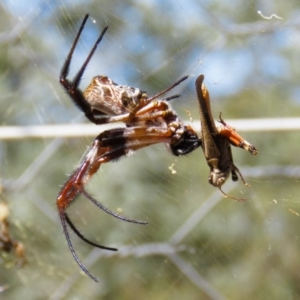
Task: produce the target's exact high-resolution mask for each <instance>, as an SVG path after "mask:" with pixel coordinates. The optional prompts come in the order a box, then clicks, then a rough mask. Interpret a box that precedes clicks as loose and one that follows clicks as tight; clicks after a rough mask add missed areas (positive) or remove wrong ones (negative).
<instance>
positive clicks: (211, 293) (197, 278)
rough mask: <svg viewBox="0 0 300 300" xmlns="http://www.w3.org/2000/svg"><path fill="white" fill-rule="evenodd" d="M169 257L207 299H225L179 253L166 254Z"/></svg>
mask: <svg viewBox="0 0 300 300" xmlns="http://www.w3.org/2000/svg"><path fill="white" fill-rule="evenodd" d="M168 257H169V259H170V260H171V261H172V262H173V264H174V265H175V266H176V267H177V268H178V269H179V271H181V272H182V273H183V274H184V275H185V276H186V277H187V278H188V279H189V280H190V281H191V282H193V283H194V284H195V285H196V286H197V287H198V288H200V289H201V290H202V291H203V292H204V293H205V294H207V296H208V297H209V299H212V300H225V299H226V298H225V297H223V296H222V295H221V294H220V293H219V292H218V291H217V290H215V289H214V288H213V287H212V286H211V284H210V283H209V282H208V281H206V280H205V279H204V278H203V277H202V276H201V275H200V274H199V273H198V272H197V271H195V269H194V268H193V267H192V266H191V264H189V263H186V262H185V261H184V260H183V259H182V258H181V257H180V256H179V255H177V254H176V253H173V254H170V255H168Z"/></svg>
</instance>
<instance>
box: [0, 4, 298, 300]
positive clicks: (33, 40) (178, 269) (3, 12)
mask: <svg viewBox="0 0 300 300" xmlns="http://www.w3.org/2000/svg"><path fill="white" fill-rule="evenodd" d="M257 11H261V12H262V13H263V15H264V16H267V17H269V16H271V15H272V14H277V16H278V17H281V18H282V19H278V18H276V17H273V18H271V19H266V18H263V16H262V15H260V14H258V12H257ZM86 13H90V14H91V18H90V19H89V21H88V22H87V25H86V28H85V29H84V31H83V34H82V37H81V39H80V42H79V45H78V48H77V49H76V51H75V54H74V59H73V63H72V66H71V71H70V72H71V74H70V77H72V75H73V74H75V73H76V71H77V70H78V69H79V68H80V66H81V64H82V62H83V60H84V59H85V57H86V55H87V53H88V51H89V50H90V48H91V46H92V44H93V42H94V41H95V39H96V38H97V36H98V35H99V33H100V32H101V30H102V28H103V27H104V26H105V25H107V24H108V25H109V30H108V32H107V34H106V35H105V37H104V39H103V42H101V44H100V46H99V48H98V49H97V51H96V53H95V55H94V57H93V59H92V61H91V63H90V64H89V66H88V69H87V71H86V72H85V74H84V78H83V80H82V83H81V87H82V89H84V88H85V87H86V86H87V85H88V84H89V82H90V80H91V78H92V77H93V76H95V75H99V74H102V75H104V74H105V75H108V76H109V77H111V78H112V79H113V80H114V81H115V82H117V83H119V84H127V85H131V86H135V87H139V88H141V89H143V90H146V91H147V92H148V94H149V95H153V94H155V93H156V92H158V91H160V90H162V89H163V88H165V87H167V86H169V85H170V84H172V83H173V82H174V81H175V80H177V79H178V78H180V77H181V76H183V75H185V74H189V75H190V78H189V79H188V80H187V81H186V82H185V83H183V84H182V85H180V86H179V87H178V88H176V89H175V91H174V93H180V94H181V95H182V97H181V98H179V99H177V100H173V101H172V106H173V107H174V109H175V110H176V111H178V113H179V114H180V116H181V117H182V119H187V120H188V119H189V118H190V117H189V113H188V112H190V113H191V115H192V119H193V123H194V124H195V126H198V124H199V120H198V119H199V117H198V113H197V103H196V99H195V90H194V81H195V79H196V77H197V76H198V75H199V74H205V84H206V86H207V87H208V89H209V91H210V94H211V99H212V110H213V114H214V117H215V118H217V117H218V114H219V112H220V111H222V113H223V117H224V119H225V120H232V119H249V120H250V119H257V123H258V124H259V122H260V118H270V123H272V122H273V121H274V120H273V121H272V118H276V120H275V122H276V124H277V126H278V125H280V124H284V122H285V119H283V118H288V117H297V116H299V115H300V89H299V78H300V71H299V69H300V68H299V45H300V17H299V16H300V9H299V2H298V1H296V0H295V1H275V0H273V1H262V0H261V1H253V0H249V1H242V0H236V1H230V3H229V1H217V0H216V1H200V0H188V1H183V0H179V1H170V0H167V1H150V0H148V1H134V0H132V1H108V0H101V1H92V0H91V1H81V0H77V1H49V0H48V1H45V0H40V1H34V2H30V3H29V2H23V1H6V0H4V1H2V2H1V4H0V16H1V18H0V28H1V34H0V44H1V47H0V68H1V73H0V88H1V94H0V107H1V109H0V114H1V125H2V127H3V128H5V126H13V125H17V126H29V125H46V124H71V123H74V124H78V123H87V121H86V120H85V119H84V118H83V117H82V113H81V112H80V111H79V110H78V109H77V108H76V107H75V106H74V105H73V104H72V102H71V100H70V99H69V98H68V97H67V95H66V94H65V92H64V91H63V90H62V88H61V86H60V85H59V83H58V77H59V71H60V68H61V66H62V64H63V62H64V59H65V58H66V55H67V53H68V50H69V48H70V45H71V43H72V42H73V39H74V37H75V35H76V32H77V30H78V28H79V25H80V22H81V21H82V19H83V17H84V15H85V14H86ZM278 118H279V119H281V118H282V120H278ZM236 129H237V130H239V128H236ZM101 130H102V129H101V127H99V132H100V131H101ZM241 134H242V135H243V136H244V137H245V139H247V140H248V141H250V142H251V143H252V144H254V145H255V146H256V147H257V148H258V150H259V155H258V156H256V157H253V156H251V155H249V153H247V152H246V151H242V150H240V149H233V155H234V161H235V164H236V165H237V166H238V167H239V169H240V171H241V172H242V174H243V175H244V177H245V179H246V181H248V182H249V183H250V184H251V188H250V189H248V188H247V187H245V186H244V185H243V184H242V182H241V181H239V182H237V183H231V182H230V180H228V182H227V183H226V184H225V185H224V187H223V189H224V191H225V192H227V193H228V194H230V195H233V196H236V197H246V198H247V199H248V201H247V202H244V203H239V202H236V201H232V200H230V199H224V198H223V197H222V195H221V193H220V192H219V191H218V190H215V189H214V188H213V187H212V186H210V185H209V184H208V183H207V177H208V173H209V170H208V166H207V164H206V162H205V160H204V156H203V154H202V150H201V149H199V150H197V151H195V152H194V153H192V154H191V155H188V156H187V157H182V158H176V157H173V156H171V155H170V154H169V153H168V151H167V150H166V149H165V146H164V145H157V146H153V147H149V148H147V149H143V150H141V151H139V152H137V153H136V154H135V155H133V156H130V157H129V158H126V159H124V158H123V159H121V160H119V161H118V162H116V163H109V164H106V165H103V166H102V167H101V169H100V170H99V172H98V173H97V175H96V176H94V178H93V179H92V181H91V182H90V183H89V185H88V187H87V189H88V191H89V192H90V193H91V194H92V195H93V196H94V197H95V198H96V199H98V200H99V201H100V202H101V203H103V204H104V205H105V206H107V207H109V208H110V209H111V210H114V211H118V212H121V213H122V214H123V215H125V216H127V217H130V218H135V219H141V220H145V221H147V222H149V224H148V225H147V226H140V225H134V224H128V223H126V222H121V221H120V220H117V219H114V218H112V217H111V216H109V215H107V214H105V213H104V212H102V211H100V210H98V209H95V206H93V204H92V203H90V202H89V201H87V200H86V199H85V198H83V197H81V198H79V199H78V200H77V201H76V203H74V204H73V205H72V206H71V207H70V209H69V215H70V216H71V217H72V220H73V221H74V223H75V224H76V225H77V227H78V228H79V229H80V230H81V231H82V232H83V233H84V234H85V236H86V237H88V238H89V239H92V240H94V241H97V242H98V243H100V244H104V245H106V246H112V247H117V248H119V251H118V252H117V253H111V252H108V251H101V250H99V249H94V248H93V247H91V246H89V245H87V244H85V243H83V242H82V241H81V240H79V239H78V238H77V237H75V236H74V237H73V239H72V240H73V244H74V247H75V249H76V251H77V252H78V255H79V257H80V258H81V259H82V260H83V262H84V263H85V265H86V266H87V267H88V269H89V270H90V271H91V272H92V273H93V274H94V275H95V276H96V277H98V278H99V280H100V283H98V284H96V283H94V282H93V281H92V280H91V279H90V278H88V277H87V276H85V275H83V274H81V272H80V269H79V268H78V266H77V265H76V263H75V262H74V260H73V258H72V255H71V253H70V251H69V249H68V247H67V245H66V242H65V239H64V235H63V233H62V228H61V225H60V221H59V218H58V215H57V212H56V205H55V199H56V197H57V194H58V192H59V190H60V186H61V185H62V184H63V183H64V181H65V180H66V178H67V174H70V173H71V172H72V170H73V169H74V168H75V166H76V164H77V163H78V161H79V160H80V158H81V157H82V155H83V153H84V151H85V150H86V148H87V146H89V145H90V144H91V143H92V141H93V136H88V137H87V136H82V137H80V138H54V139H49V138H45V137H43V135H41V136H40V138H35V139H15V140H14V139H10V140H2V141H0V162H1V165H0V166H1V185H2V194H1V201H2V202H4V203H5V204H6V205H7V206H8V208H9V216H8V221H9V224H10V227H9V232H10V234H11V236H12V238H13V239H14V240H16V241H19V242H21V243H23V245H24V248H25V258H26V263H25V264H23V266H21V267H17V266H16V264H18V262H20V259H21V258H20V257H18V255H17V254H16V253H15V252H14V251H13V250H12V251H10V252H5V251H3V250H1V249H0V288H1V289H2V290H3V291H2V292H1V293H0V298H1V299H24V300H25V299H134V298H143V299H299V298H300V259H299V253H300V235H299V228H300V218H299V213H300V199H299V190H300V186H299V177H300V158H299V153H300V146H299V132H297V131H296V130H291V131H280V130H276V131H267V129H266V128H264V127H263V126H262V127H261V130H260V131H258V132H257V131H256V132H251V131H248V132H241ZM170 166H173V169H175V170H176V173H175V174H172V172H171V170H170V169H169V167H170ZM1 289H0V290H1ZM137 295H138V296H137Z"/></svg>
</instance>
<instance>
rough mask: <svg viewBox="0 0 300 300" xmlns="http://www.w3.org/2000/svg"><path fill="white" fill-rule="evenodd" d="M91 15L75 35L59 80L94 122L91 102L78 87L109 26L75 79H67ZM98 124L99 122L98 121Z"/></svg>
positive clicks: (84, 20) (76, 103)
mask: <svg viewBox="0 0 300 300" xmlns="http://www.w3.org/2000/svg"><path fill="white" fill-rule="evenodd" d="M88 17H89V15H88V14H86V15H85V17H84V19H83V21H82V23H81V26H80V28H79V31H78V33H77V35H76V37H75V40H74V42H73V45H72V47H71V49H70V52H69V54H68V56H67V59H66V60H65V62H64V64H63V67H62V69H61V72H60V78H59V82H60V84H61V85H62V86H63V88H64V89H65V90H66V92H67V93H68V94H69V96H70V97H71V99H72V100H73V102H74V104H75V105H76V106H77V107H78V108H79V109H81V110H82V111H83V112H84V114H85V116H86V117H87V118H88V119H89V120H90V121H91V122H93V123H96V122H97V120H96V118H95V116H94V115H93V113H92V109H91V106H90V104H89V103H88V102H87V101H86V100H85V99H84V96H83V93H82V92H81V90H80V89H79V88H78V86H79V84H80V80H81V78H82V75H83V73H84V71H85V69H86V67H87V65H88V63H89V61H90V60H91V58H92V56H93V54H94V52H95V51H96V49H97V46H98V44H99V43H100V42H101V40H102V38H103V36H104V34H105V32H106V30H107V29H108V26H106V27H104V29H103V30H102V32H101V34H100V36H99V37H98V39H97V40H96V42H95V44H94V46H93V48H92V50H91V51H90V53H89V55H88V56H87V58H86V60H85V62H84V63H83V65H82V66H81V68H80V69H79V71H78V72H77V74H76V75H75V77H74V78H73V80H72V81H71V80H69V79H67V76H68V74H69V69H70V64H71V60H72V55H73V53H74V50H75V48H76V45H77V43H78V40H79V37H80V35H81V32H82V30H83V28H84V26H85V23H86V21H87V19H88ZM96 124H97V123H96Z"/></svg>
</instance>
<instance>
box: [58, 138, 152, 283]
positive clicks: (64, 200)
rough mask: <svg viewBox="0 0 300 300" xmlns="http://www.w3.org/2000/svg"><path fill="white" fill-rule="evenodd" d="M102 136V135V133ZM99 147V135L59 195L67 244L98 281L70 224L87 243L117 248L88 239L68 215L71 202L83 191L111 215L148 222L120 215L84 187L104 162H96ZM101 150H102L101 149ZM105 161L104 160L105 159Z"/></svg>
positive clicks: (102, 247) (82, 267) (140, 222)
mask: <svg viewBox="0 0 300 300" xmlns="http://www.w3.org/2000/svg"><path fill="white" fill-rule="evenodd" d="M100 136H101V135H100ZM99 147H100V140H99V137H98V138H96V139H95V141H94V143H93V145H92V147H91V149H90V150H89V151H88V153H87V154H86V156H85V158H84V160H83V162H82V163H81V165H80V166H79V167H78V168H77V169H76V170H75V172H74V173H73V174H72V175H71V177H70V178H69V180H68V181H67V182H66V183H65V184H64V186H63V188H62V190H61V191H60V193H59V195H58V197H57V201H56V203H57V207H58V211H59V216H60V220H61V224H62V227H63V231H64V234H65V237H66V240H67V244H68V247H69V249H70V251H71V253H72V255H73V257H74V259H75V261H76V262H77V264H78V265H79V267H80V268H81V269H82V270H83V271H84V272H85V273H86V274H87V275H88V276H89V277H90V278H92V279H93V280H94V281H96V282H97V281H98V280H97V278H96V277H94V276H93V275H92V274H91V273H90V272H89V271H88V270H87V268H86V267H85V266H84V265H83V264H82V262H81V261H80V260H79V258H78V256H77V254H76V252H75V249H74V247H73V244H72V241H71V238H70V234H69V231H68V226H67V225H69V226H70V228H71V229H72V230H73V231H74V233H75V234H77V236H78V237H79V238H81V239H82V240H83V241H85V242H86V243H88V244H90V245H92V246H95V247H98V248H101V249H105V250H111V251H116V250H117V249H115V248H109V247H105V246H102V245H99V244H96V243H94V242H91V241H89V240H88V239H86V238H85V237H84V236H83V235H82V234H81V233H80V232H79V231H78V229H77V228H76V227H75V225H74V224H73V223H72V222H71V220H70V218H69V217H68V215H67V214H66V212H65V211H66V209H67V207H68V206H69V205H70V204H71V202H72V201H73V200H75V199H76V198H77V197H78V196H79V195H80V194H81V193H82V194H83V195H84V196H85V197H87V198H88V199H89V200H91V201H92V202H93V203H94V204H96V205H97V206H98V207H99V208H101V209H102V210H104V211H105V212H107V213H109V214H110V215H112V216H114V217H116V218H118V219H121V220H123V221H128V222H133V223H138V224H147V223H146V222H142V221H136V220H132V219H128V218H125V217H123V216H120V215H118V214H116V213H114V212H112V211H110V210H108V209H107V208H106V207H104V206H103V205H102V204H101V203H99V202H98V201H97V200H95V199H94V198H93V197H92V196H91V195H89V194H88V193H87V192H86V191H85V190H84V188H83V186H84V184H85V183H86V182H87V181H88V180H89V179H90V177H91V176H92V175H93V174H94V173H95V172H97V170H98V169H99V167H100V165H101V163H102V162H100V163H96V161H95V160H97V159H98V158H99V157H98V156H97V153H98V152H99ZM100 152H101V151H100ZM103 162H104V161H103Z"/></svg>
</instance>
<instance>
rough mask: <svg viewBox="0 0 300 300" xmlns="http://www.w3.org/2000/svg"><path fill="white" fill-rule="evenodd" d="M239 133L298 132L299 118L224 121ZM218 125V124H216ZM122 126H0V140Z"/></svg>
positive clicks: (67, 135)
mask: <svg viewBox="0 0 300 300" xmlns="http://www.w3.org/2000/svg"><path fill="white" fill-rule="evenodd" d="M183 122H184V123H187V124H190V125H191V126H193V127H194V128H195V129H196V130H198V131H199V130H200V121H198V120H194V121H193V123H191V122H189V121H187V120H184V121H183ZM226 122H227V123H228V124H230V125H231V126H232V127H234V128H238V131H239V132H254V131H259V132H262V131H264V132H266V131H292V130H300V118H278V119H276V118H273V119H240V120H237V119H235V120H226ZM216 124H218V123H216ZM116 126H119V127H120V126H124V124H121V125H120V124H119V123H115V124H108V125H101V127H99V126H95V125H94V124H61V125H33V126H2V127H0V140H18V139H29V138H43V139H45V138H57V137H64V138H75V137H81V136H94V137H95V136H97V135H98V134H99V133H100V132H102V131H104V130H108V129H111V128H113V127H116Z"/></svg>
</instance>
